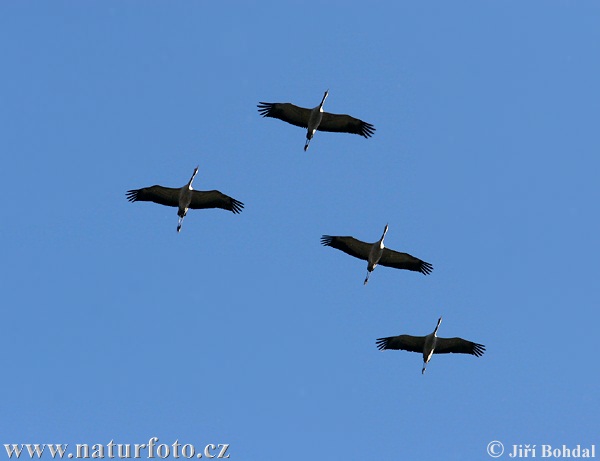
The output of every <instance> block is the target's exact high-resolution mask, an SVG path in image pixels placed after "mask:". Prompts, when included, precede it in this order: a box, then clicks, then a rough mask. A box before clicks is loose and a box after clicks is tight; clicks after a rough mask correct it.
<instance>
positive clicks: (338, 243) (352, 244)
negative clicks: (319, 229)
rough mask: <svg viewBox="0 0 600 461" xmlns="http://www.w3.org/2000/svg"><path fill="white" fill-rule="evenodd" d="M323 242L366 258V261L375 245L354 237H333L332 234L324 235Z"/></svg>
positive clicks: (359, 257) (360, 257)
mask: <svg viewBox="0 0 600 461" xmlns="http://www.w3.org/2000/svg"><path fill="white" fill-rule="evenodd" d="M321 244H323V245H324V246H329V247H332V248H335V249H336V250H341V251H343V252H344V253H347V254H349V255H350V256H354V257H355V258H358V259H364V260H365V261H366V260H367V259H368V258H369V252H370V251H371V247H372V246H373V244H372V243H365V242H361V241H360V240H357V239H355V238H354V237H332V236H331V235H324V236H322V237H321Z"/></svg>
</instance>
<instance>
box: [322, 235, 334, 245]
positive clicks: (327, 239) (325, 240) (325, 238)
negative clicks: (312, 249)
mask: <svg viewBox="0 0 600 461" xmlns="http://www.w3.org/2000/svg"><path fill="white" fill-rule="evenodd" d="M332 241H333V237H332V236H331V235H324V236H322V237H321V245H323V246H331V242H332Z"/></svg>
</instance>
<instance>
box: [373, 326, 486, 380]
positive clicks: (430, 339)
mask: <svg viewBox="0 0 600 461" xmlns="http://www.w3.org/2000/svg"><path fill="white" fill-rule="evenodd" d="M440 323H442V318H441V317H440V318H439V320H438V323H437V325H436V327H435V330H433V333H430V334H428V335H427V336H410V335H400V336H390V337H388V338H379V339H378V340H377V341H376V344H377V348H378V349H379V350H380V351H383V350H386V349H393V350H403V351H409V352H421V353H422V354H423V369H422V370H421V374H424V373H425V368H426V367H427V364H428V363H429V360H431V356H432V355H433V354H450V353H455V354H471V355H474V356H475V357H481V356H482V355H483V353H484V352H485V346H484V345H483V344H477V343H473V342H471V341H467V340H466V339H462V338H438V337H437V331H438V328H439V327H440Z"/></svg>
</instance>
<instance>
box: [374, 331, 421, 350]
mask: <svg viewBox="0 0 600 461" xmlns="http://www.w3.org/2000/svg"><path fill="white" fill-rule="evenodd" d="M376 344H377V349H379V350H380V351H383V350H386V349H394V350H402V351H409V352H423V348H424V347H425V336H410V335H400V336H390V337H388V338H379V339H378V340H377V341H376Z"/></svg>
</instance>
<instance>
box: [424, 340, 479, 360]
mask: <svg viewBox="0 0 600 461" xmlns="http://www.w3.org/2000/svg"><path fill="white" fill-rule="evenodd" d="M484 352H485V346H484V345H483V344H477V343H473V342H471V341H467V340H466V339H462V338H438V339H437V341H436V343H435V350H434V351H433V353H434V354H450V353H456V354H471V355H474V356H476V357H481V356H482V355H483V353H484Z"/></svg>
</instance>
